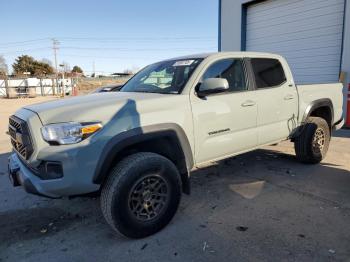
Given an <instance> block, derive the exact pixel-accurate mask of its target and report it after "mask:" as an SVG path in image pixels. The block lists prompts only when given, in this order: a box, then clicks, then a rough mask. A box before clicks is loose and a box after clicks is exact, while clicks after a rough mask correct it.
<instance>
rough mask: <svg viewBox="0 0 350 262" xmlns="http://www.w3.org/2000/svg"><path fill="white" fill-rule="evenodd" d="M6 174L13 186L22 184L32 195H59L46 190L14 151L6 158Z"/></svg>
mask: <svg viewBox="0 0 350 262" xmlns="http://www.w3.org/2000/svg"><path fill="white" fill-rule="evenodd" d="M8 174H9V178H10V181H11V183H12V185H13V186H14V187H16V186H23V188H24V190H25V191H27V192H28V193H31V194H34V195H40V196H45V197H50V198H58V197H60V196H58V195H54V194H51V193H49V192H47V191H46V190H45V186H43V184H42V183H41V182H40V181H42V180H40V179H39V178H38V177H36V176H35V175H34V174H33V172H32V171H31V170H30V169H28V168H27V167H26V166H25V165H24V164H23V163H22V162H21V161H20V160H19V158H18V156H17V154H16V153H13V154H12V155H10V157H9V158H8ZM43 182H45V181H43Z"/></svg>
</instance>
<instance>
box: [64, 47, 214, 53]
mask: <svg viewBox="0 0 350 262" xmlns="http://www.w3.org/2000/svg"><path fill="white" fill-rule="evenodd" d="M61 48H62V49H75V50H117V51H130V52H135V51H188V50H200V49H203V50H208V49H211V48H216V46H208V47H202V48H198V47H197V48H196V47H193V48H192V47H191V48H188V47H183V48H172V47H169V48H120V47H80V46H62V47H61Z"/></svg>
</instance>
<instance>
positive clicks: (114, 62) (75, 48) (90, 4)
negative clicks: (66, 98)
mask: <svg viewBox="0 0 350 262" xmlns="http://www.w3.org/2000/svg"><path fill="white" fill-rule="evenodd" d="M1 11H2V12H1V15H0V24H1V25H2V26H1V36H0V55H3V56H4V58H5V59H6V62H7V64H8V67H9V70H10V72H11V70H12V66H11V65H12V63H13V62H14V59H15V58H16V57H17V56H19V55H24V54H26V55H30V56H33V57H34V58H35V59H38V60H41V59H49V60H51V61H52V63H53V65H54V55H53V49H52V46H53V44H52V38H55V39H57V40H58V41H59V46H58V47H59V49H58V50H57V57H58V63H59V64H61V63H63V62H65V63H68V64H69V65H70V67H71V68H72V67H73V66H74V65H79V66H80V67H82V69H83V70H84V72H85V73H86V74H91V72H92V71H93V64H95V71H96V72H97V73H100V74H109V73H114V72H122V71H124V70H125V69H134V68H141V67H143V66H145V65H147V64H150V63H153V62H156V61H159V60H162V59H165V58H171V57H176V56H181V55H187V54H195V53H203V52H213V51H214V52H215V51H217V45H218V0H173V1H170V0H163V1H161V0H138V1H136V0H127V1H121V0H114V1H111V0H99V1H90V0H88V1H73V0H70V1H68V0H61V1H48V0H35V1H34V0H32V1H25V0H22V1H20V0H2V1H1Z"/></svg>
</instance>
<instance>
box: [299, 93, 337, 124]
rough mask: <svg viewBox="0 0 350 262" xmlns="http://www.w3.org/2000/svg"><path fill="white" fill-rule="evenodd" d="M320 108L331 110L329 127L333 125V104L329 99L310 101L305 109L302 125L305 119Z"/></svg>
mask: <svg viewBox="0 0 350 262" xmlns="http://www.w3.org/2000/svg"><path fill="white" fill-rule="evenodd" d="M320 107H328V108H329V109H330V110H331V125H333V121H334V109H333V103H332V101H331V100H330V99H329V98H322V99H317V100H314V101H312V102H311V103H310V104H309V105H308V106H307V107H306V109H305V112H304V115H303V118H302V121H301V122H302V123H305V121H306V119H307V118H308V117H309V116H310V114H311V113H312V112H313V111H314V110H315V109H317V108H320Z"/></svg>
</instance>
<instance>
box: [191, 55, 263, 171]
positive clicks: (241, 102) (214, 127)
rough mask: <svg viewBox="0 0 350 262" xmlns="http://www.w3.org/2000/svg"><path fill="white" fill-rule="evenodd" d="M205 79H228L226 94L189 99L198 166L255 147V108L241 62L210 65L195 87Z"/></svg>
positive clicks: (228, 60)
mask: <svg viewBox="0 0 350 262" xmlns="http://www.w3.org/2000/svg"><path fill="white" fill-rule="evenodd" d="M207 78H225V79H227V81H228V83H229V91H228V92H225V93H220V94H212V95H209V96H207V97H205V98H199V97H198V96H197V95H196V94H192V95H191V106H192V113H193V121H194V131H195V157H196V163H197V164H200V163H203V162H207V161H209V160H214V159H220V158H223V157H225V156H228V155H232V154H235V153H239V152H242V151H245V150H247V149H251V148H254V147H255V146H256V145H257V132H256V117H257V106H256V101H255V97H254V94H253V93H254V92H252V91H251V90H250V88H249V84H248V81H247V75H246V68H245V63H244V61H243V59H240V58H225V59H220V60H217V61H214V62H212V63H211V64H210V65H208V66H207V67H206V69H205V70H204V73H203V75H202V77H201V80H200V81H199V83H198V84H199V85H200V82H201V81H203V80H205V79H207Z"/></svg>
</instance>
